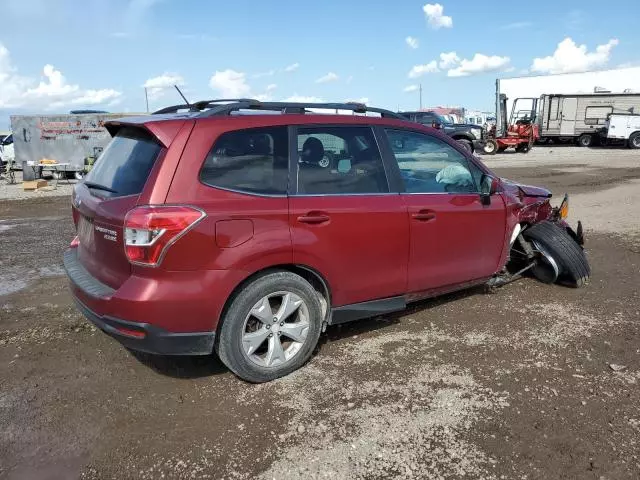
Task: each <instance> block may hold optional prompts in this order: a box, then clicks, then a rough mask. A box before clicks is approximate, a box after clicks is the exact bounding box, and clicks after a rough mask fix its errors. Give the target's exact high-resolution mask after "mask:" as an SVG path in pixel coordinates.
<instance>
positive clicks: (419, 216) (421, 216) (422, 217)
mask: <svg viewBox="0 0 640 480" xmlns="http://www.w3.org/2000/svg"><path fill="white" fill-rule="evenodd" d="M411 216H412V217H413V218H414V219H415V220H419V221H421V222H428V221H430V220H435V218H436V214H435V212H432V211H430V210H420V211H419V212H416V213H414V214H413V215H411Z"/></svg>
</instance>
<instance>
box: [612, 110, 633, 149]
mask: <svg viewBox="0 0 640 480" xmlns="http://www.w3.org/2000/svg"><path fill="white" fill-rule="evenodd" d="M603 130H604V131H603V133H605V132H606V139H607V142H615V141H616V140H617V141H624V142H626V144H627V146H628V147H629V148H640V115H638V114H630V113H612V114H610V115H609V116H608V118H607V121H606V124H605V128H604V129H603Z"/></svg>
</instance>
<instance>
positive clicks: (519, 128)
mask: <svg viewBox="0 0 640 480" xmlns="http://www.w3.org/2000/svg"><path fill="white" fill-rule="evenodd" d="M523 105H527V106H529V105H530V107H529V108H523ZM496 106H497V112H496V120H497V123H496V125H494V126H493V127H492V128H491V129H490V130H489V131H488V132H487V139H486V141H485V144H484V153H486V154H487V155H495V154H496V153H501V152H504V151H505V150H506V149H507V148H512V147H513V148H515V150H516V152H518V153H528V152H529V150H531V147H533V144H534V142H535V141H536V139H537V138H538V137H539V133H538V132H539V130H538V124H537V122H536V116H537V108H538V99H537V98H516V100H515V101H514V102H513V107H512V108H511V117H510V119H509V123H507V96H506V95H505V94H504V93H501V94H499V99H498V102H497V105H496Z"/></svg>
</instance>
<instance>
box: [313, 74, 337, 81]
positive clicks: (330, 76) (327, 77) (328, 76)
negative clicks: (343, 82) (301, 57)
mask: <svg viewBox="0 0 640 480" xmlns="http://www.w3.org/2000/svg"><path fill="white" fill-rule="evenodd" d="M339 78H340V77H339V76H338V75H336V74H335V73H333V72H329V73H327V74H326V75H323V76H322V77H320V78H318V79H317V80H316V83H329V82H335V81H336V80H338V79H339Z"/></svg>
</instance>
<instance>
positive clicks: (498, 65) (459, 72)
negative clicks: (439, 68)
mask: <svg viewBox="0 0 640 480" xmlns="http://www.w3.org/2000/svg"><path fill="white" fill-rule="evenodd" d="M510 61H511V59H510V58H509V57H500V56H498V55H492V56H487V55H484V54H482V53H476V54H475V55H474V56H473V58H472V59H471V60H467V59H466V58H463V59H462V60H460V63H459V65H458V66H457V67H456V68H452V69H450V70H449V71H448V72H447V76H448V77H467V76H469V75H474V74H476V73H484V72H495V71H497V70H505V69H506V68H507V67H508V65H509V62H510Z"/></svg>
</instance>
